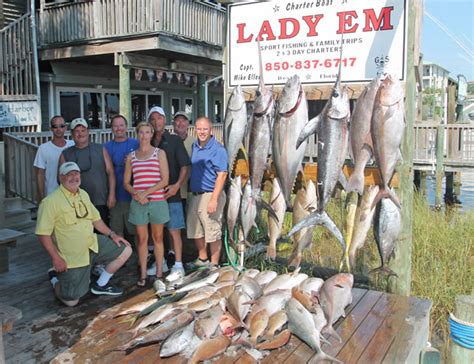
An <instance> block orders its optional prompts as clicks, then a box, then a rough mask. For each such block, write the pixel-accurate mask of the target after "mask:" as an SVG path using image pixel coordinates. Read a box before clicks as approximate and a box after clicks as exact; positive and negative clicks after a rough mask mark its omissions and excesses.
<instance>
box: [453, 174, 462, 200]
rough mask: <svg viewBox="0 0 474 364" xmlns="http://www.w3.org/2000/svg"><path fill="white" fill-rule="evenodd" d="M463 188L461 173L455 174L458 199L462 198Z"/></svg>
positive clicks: (455, 190) (455, 188) (455, 189)
mask: <svg viewBox="0 0 474 364" xmlns="http://www.w3.org/2000/svg"><path fill="white" fill-rule="evenodd" d="M461 186H462V179H461V172H454V193H455V195H456V196H457V197H460V196H461Z"/></svg>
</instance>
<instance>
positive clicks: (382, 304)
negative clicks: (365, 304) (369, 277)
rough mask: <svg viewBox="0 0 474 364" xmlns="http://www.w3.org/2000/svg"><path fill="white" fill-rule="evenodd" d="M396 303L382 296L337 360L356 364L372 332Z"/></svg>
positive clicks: (393, 298) (394, 299)
mask: <svg viewBox="0 0 474 364" xmlns="http://www.w3.org/2000/svg"><path fill="white" fill-rule="evenodd" d="M396 303H397V298H396V296H393V295H386V294H383V295H382V296H381V297H380V299H379V300H378V301H377V303H376V304H375V306H374V307H373V308H372V309H371V310H370V312H369V313H368V315H367V316H365V318H364V319H363V321H362V323H361V324H360V325H359V327H357V329H356V330H355V332H354V333H353V335H352V336H351V337H350V338H349V340H348V341H347V342H346V343H345V345H344V347H343V348H342V350H341V351H340V352H339V353H338V355H337V358H338V359H339V360H341V361H343V362H345V363H347V364H349V363H357V362H358V359H359V357H360V356H361V354H362V352H363V351H364V349H365V347H366V346H367V344H368V343H369V341H370V339H371V338H372V335H373V334H374V332H375V331H376V330H377V329H378V328H379V326H380V325H381V324H382V322H383V320H384V319H385V317H386V316H387V314H389V313H390V312H391V309H392V306H393V305H394V304H396Z"/></svg>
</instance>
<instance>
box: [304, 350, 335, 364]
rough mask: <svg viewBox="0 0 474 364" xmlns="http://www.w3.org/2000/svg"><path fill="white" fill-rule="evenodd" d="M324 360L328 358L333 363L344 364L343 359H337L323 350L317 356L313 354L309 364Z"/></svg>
mask: <svg viewBox="0 0 474 364" xmlns="http://www.w3.org/2000/svg"><path fill="white" fill-rule="evenodd" d="M324 360H327V361H330V362H332V363H339V364H343V362H342V361H340V360H339V359H336V358H334V357H333V356H331V355H328V354H326V353H325V352H323V351H320V352H319V353H317V354H316V355H315V356H313V357H312V358H311V359H310V360H309V361H308V364H316V363H320V362H322V361H324Z"/></svg>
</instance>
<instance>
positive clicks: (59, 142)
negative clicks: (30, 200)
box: [33, 115, 74, 204]
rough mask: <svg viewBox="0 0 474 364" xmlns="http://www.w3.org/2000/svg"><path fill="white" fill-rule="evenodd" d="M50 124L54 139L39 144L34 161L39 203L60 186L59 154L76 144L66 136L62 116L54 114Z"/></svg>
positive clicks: (65, 126)
mask: <svg viewBox="0 0 474 364" xmlns="http://www.w3.org/2000/svg"><path fill="white" fill-rule="evenodd" d="M50 125H51V126H50V130H51V132H52V133H53V139H51V140H50V141H49V142H46V143H44V144H41V145H40V146H39V148H38V151H37V152H36V157H35V161H34V163H33V165H34V166H35V170H36V180H37V185H38V194H37V201H38V204H39V203H40V202H41V200H43V198H45V197H46V196H47V195H49V194H50V193H51V192H53V191H54V190H55V189H56V188H57V187H58V179H57V176H58V161H59V156H60V155H61V152H62V151H63V150H64V149H66V148H69V147H70V146H73V145H74V142H73V141H72V140H66V139H65V138H64V134H65V133H66V129H67V125H66V123H65V122H64V118H63V117H62V116H60V115H56V116H53V117H52V119H51V122H50Z"/></svg>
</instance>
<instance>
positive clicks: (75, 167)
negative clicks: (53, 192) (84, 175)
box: [59, 162, 81, 176]
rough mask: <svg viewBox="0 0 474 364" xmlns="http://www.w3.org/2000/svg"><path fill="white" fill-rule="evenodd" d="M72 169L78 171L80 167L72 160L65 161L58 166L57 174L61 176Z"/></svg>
mask: <svg viewBox="0 0 474 364" xmlns="http://www.w3.org/2000/svg"><path fill="white" fill-rule="evenodd" d="M72 171H77V172H80V171H81V169H80V168H79V166H78V165H77V164H76V163H74V162H66V163H63V164H61V167H59V174H60V175H63V176H65V175H66V174H68V173H69V172H72Z"/></svg>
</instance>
